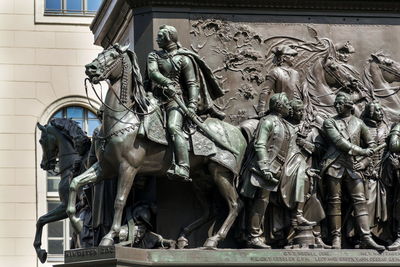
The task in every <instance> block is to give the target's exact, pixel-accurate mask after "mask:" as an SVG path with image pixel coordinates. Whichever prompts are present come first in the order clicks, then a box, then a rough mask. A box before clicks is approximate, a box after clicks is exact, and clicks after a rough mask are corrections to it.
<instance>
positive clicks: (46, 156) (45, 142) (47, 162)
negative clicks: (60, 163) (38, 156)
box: [36, 123, 58, 171]
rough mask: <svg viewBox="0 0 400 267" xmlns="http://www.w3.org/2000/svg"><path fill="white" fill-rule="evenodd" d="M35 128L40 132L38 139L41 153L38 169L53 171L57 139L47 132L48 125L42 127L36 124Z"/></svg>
mask: <svg viewBox="0 0 400 267" xmlns="http://www.w3.org/2000/svg"><path fill="white" fill-rule="evenodd" d="M36 126H37V127H38V129H39V130H40V131H41V132H42V134H41V136H40V139H39V143H40V145H41V147H42V151H43V156H42V161H41V162H40V168H42V169H43V170H45V171H50V170H54V168H55V167H56V164H57V156H58V145H57V138H56V137H55V136H54V135H53V134H52V133H51V131H49V130H48V126H49V125H48V124H46V125H44V126H43V125H41V124H40V123H37V124H36Z"/></svg>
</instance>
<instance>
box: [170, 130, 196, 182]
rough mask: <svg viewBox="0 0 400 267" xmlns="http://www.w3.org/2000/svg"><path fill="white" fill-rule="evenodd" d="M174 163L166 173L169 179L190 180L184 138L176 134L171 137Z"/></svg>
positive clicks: (187, 154) (186, 145) (186, 146)
mask: <svg viewBox="0 0 400 267" xmlns="http://www.w3.org/2000/svg"><path fill="white" fill-rule="evenodd" d="M173 142H174V156H175V163H174V164H172V166H171V167H170V168H169V169H168V171H167V175H168V177H169V178H170V179H173V180H181V181H184V182H191V181H192V180H191V179H190V176H189V166H190V165H189V151H188V143H187V142H186V139H185V138H184V137H183V136H181V135H179V134H176V135H174V137H173Z"/></svg>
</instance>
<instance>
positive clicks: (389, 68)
mask: <svg viewBox="0 0 400 267" xmlns="http://www.w3.org/2000/svg"><path fill="white" fill-rule="evenodd" d="M368 61H369V63H370V64H375V65H377V66H378V67H379V69H380V70H381V72H382V77H383V79H384V80H385V81H386V82H388V83H392V82H400V63H399V62H396V61H394V60H393V59H391V58H390V57H389V56H388V55H386V54H384V53H383V52H376V53H372V54H371V58H369V60H368Z"/></svg>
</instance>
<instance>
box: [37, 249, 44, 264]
mask: <svg viewBox="0 0 400 267" xmlns="http://www.w3.org/2000/svg"><path fill="white" fill-rule="evenodd" d="M36 254H37V256H38V258H39V260H40V262H41V263H45V262H46V260H47V252H46V250H44V249H41V250H39V251H37V252H36Z"/></svg>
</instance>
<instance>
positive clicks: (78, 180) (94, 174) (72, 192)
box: [66, 162, 101, 234]
mask: <svg viewBox="0 0 400 267" xmlns="http://www.w3.org/2000/svg"><path fill="white" fill-rule="evenodd" d="M100 173H101V168H100V166H99V163H98V162H96V163H95V164H93V165H92V166H91V167H90V168H89V169H87V170H86V171H85V172H84V173H82V174H81V175H79V176H76V177H74V178H73V179H72V181H71V184H70V185H69V197H68V206H67V210H66V212H67V214H68V217H69V219H70V222H71V225H72V227H73V228H74V230H75V231H76V232H77V233H78V234H79V233H80V232H81V231H82V228H83V222H82V221H81V220H80V219H79V218H78V217H76V207H75V206H76V196H77V193H78V191H79V189H80V188H82V187H83V186H85V185H87V184H90V183H95V182H98V181H99V180H100Z"/></svg>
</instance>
